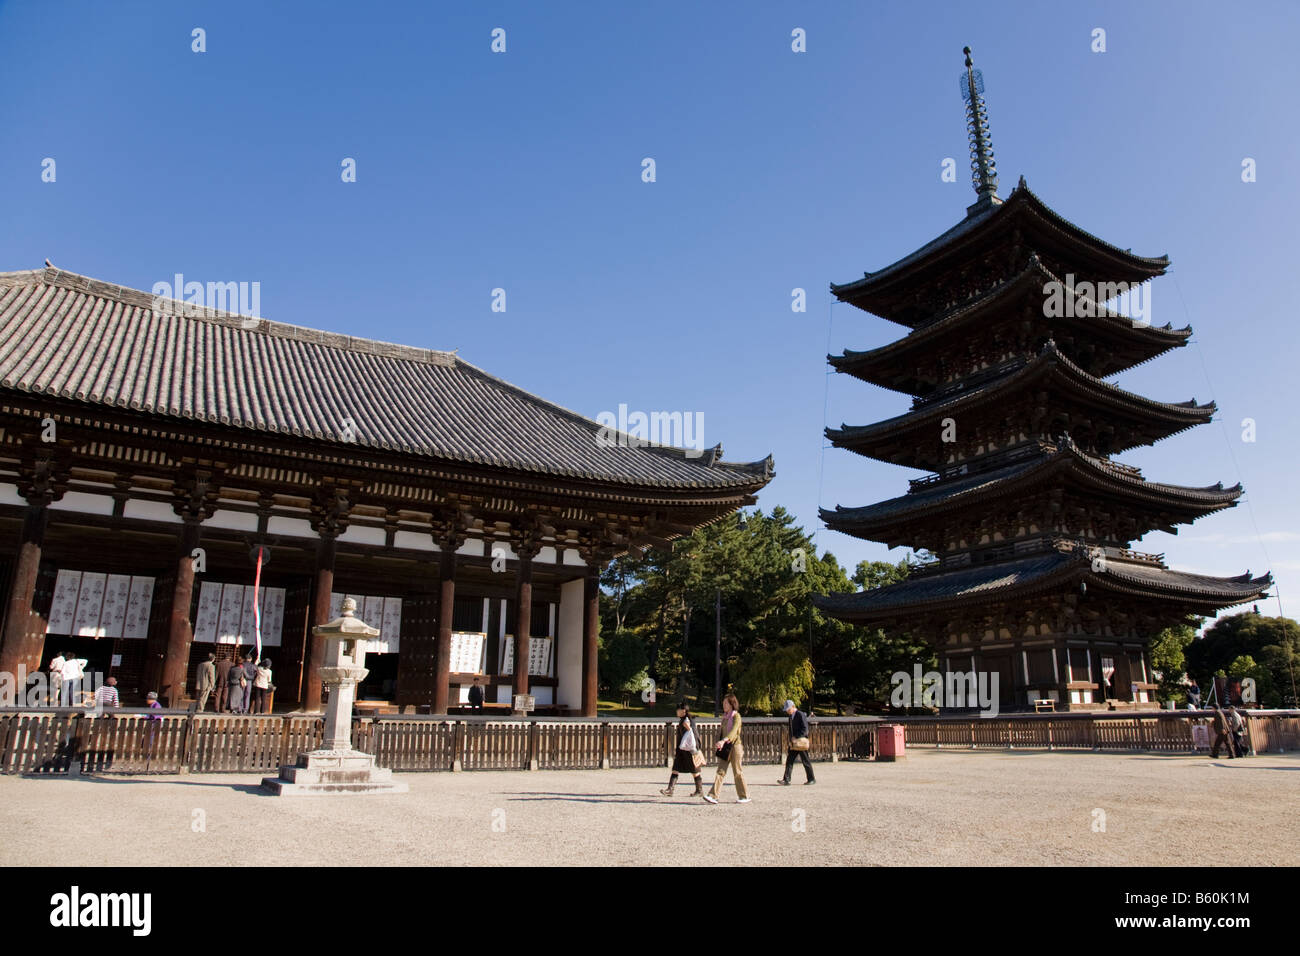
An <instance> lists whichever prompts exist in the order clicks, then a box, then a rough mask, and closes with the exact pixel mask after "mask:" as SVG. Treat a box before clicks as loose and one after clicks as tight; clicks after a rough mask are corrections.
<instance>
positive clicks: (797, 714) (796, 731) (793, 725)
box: [780, 700, 817, 787]
mask: <svg viewBox="0 0 1300 956" xmlns="http://www.w3.org/2000/svg"><path fill="white" fill-rule="evenodd" d="M785 712H786V715H787V716H789V718H790V743H789V745H788V747H787V748H786V752H785V776H784V777H782V778H781V780H780V783H781V785H782V786H785V787H788V786H790V771H791V770H793V769H794V761H795V758H796V757H798V758H799V759H800V760H802V761H803V772H804V773H805V774H806V775H807V776H808V779H807V780H805V781H804V786H807V785H808V784H810V783H816V782H817V780H816V778H814V777H813V769H812V761H811V760H809V759H808V718H807V717H805V716H804V715H803V712H802V711H801V710H799V708H797V707H795V705H794V701H792V700H787V701H786V702H785Z"/></svg>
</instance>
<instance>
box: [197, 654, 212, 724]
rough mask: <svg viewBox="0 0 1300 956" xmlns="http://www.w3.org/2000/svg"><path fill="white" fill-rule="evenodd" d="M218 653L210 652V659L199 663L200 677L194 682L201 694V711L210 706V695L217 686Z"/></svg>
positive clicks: (199, 707)
mask: <svg viewBox="0 0 1300 956" xmlns="http://www.w3.org/2000/svg"><path fill="white" fill-rule="evenodd" d="M216 660H217V655H216V654H209V655H208V659H207V660H206V661H204V662H203V663H202V664H200V665H199V674H198V679H197V680H196V681H195V682H194V689H195V690H197V691H198V694H199V706H198V711H199V713H200V714H201V713H203V711H204V709H205V708H206V707H207V706H208V697H209V696H211V694H212V691H213V689H214V688H215V687H216V686H217V665H216Z"/></svg>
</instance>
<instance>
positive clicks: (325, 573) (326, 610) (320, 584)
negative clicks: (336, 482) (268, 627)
mask: <svg viewBox="0 0 1300 956" xmlns="http://www.w3.org/2000/svg"><path fill="white" fill-rule="evenodd" d="M319 534H320V540H319V541H317V542H316V584H315V590H314V591H313V592H312V602H311V616H310V617H309V618H308V621H307V663H306V664H305V665H304V666H303V675H302V686H303V698H302V706H303V710H320V708H321V680H320V674H318V673H317V668H319V667H321V665H322V664H323V663H324V662H325V638H323V637H317V636H316V635H315V634H313V633H312V629H313V628H315V627H318V626H319V625H321V624H325V623H328V621H329V617H330V594H331V593H332V592H333V590H334V559H335V556H336V555H337V553H338V548H337V545H336V543H335V538H336V537H337V533H335V532H332V531H330V530H329V529H328V528H325V527H322V528H321V529H320V531H319Z"/></svg>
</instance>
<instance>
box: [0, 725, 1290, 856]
mask: <svg viewBox="0 0 1300 956" xmlns="http://www.w3.org/2000/svg"><path fill="white" fill-rule="evenodd" d="M814 767H815V768H816V773H817V774H818V778H819V783H818V784H817V786H815V787H805V786H802V785H801V784H800V783H799V781H800V780H801V779H802V773H803V772H802V770H801V769H799V768H798V767H796V769H795V775H796V776H795V779H796V784H795V785H794V786H791V787H788V788H785V787H778V786H777V785H776V778H777V777H778V776H779V772H780V768H777V767H773V766H772V765H762V766H755V767H750V768H748V772H747V773H746V780H747V782H748V783H749V785H750V788H751V795H752V797H753V801H752V802H751V803H749V804H746V805H737V804H736V803H735V799H736V798H735V791H734V790H732V789H731V787H730V786H728V787H727V789H726V790H725V791H724V795H723V802H722V803H721V804H720V805H718V806H709V805H707V804H705V803H703V802H702V801H700V800H699V799H691V798H689V797H687V796H685V794H686V793H689V791H690V787H689V786H687V787H686V788H684V789H681V788H679V790H678V795H677V796H675V797H673V798H666V797H661V796H659V794H658V789H659V788H660V787H662V786H663V785H664V784H665V782H666V774H665V773H663V772H660V771H653V770H610V771H543V772H537V773H517V772H509V773H490V772H475V773H461V774H448V773H441V774H403V775H402V779H404V780H405V781H407V782H408V783H409V784H410V785H411V792H410V793H409V794H398V795H384V796H366V797H337V798H327V797H311V798H299V799H290V798H276V797H269V796H263V795H262V794H261V792H260V791H259V789H258V787H257V783H258V781H259V780H260V778H253V777H248V776H242V775H237V774H205V775H197V776H186V777H176V776H165V777H164V776H154V777H112V776H110V777H99V778H90V779H87V778H82V779H80V780H69V779H37V778H24V777H13V776H6V777H0V805H3V807H4V814H3V817H2V818H0V819H3V823H0V827H3V835H4V839H3V841H0V864H2V865H6V866H10V865H33V864H43V863H47V864H48V863H55V864H65V865H87V866H101V865H112V864H126V865H143V864H149V863H154V862H167V863H178V864H216V865H236V864H239V865H243V864H247V863H248V862H250V860H249V858H248V847H249V845H250V842H254V839H253V834H254V833H257V834H260V839H259V840H258V841H256V842H261V843H262V845H263V846H264V847H265V856H264V857H262V858H261V859H259V860H258V861H257V862H264V863H269V864H288V865H298V866H311V865H326V864H335V863H337V862H344V863H358V864H378V865H389V864H462V863H476V864H510V863H525V862H527V863H542V864H554V865H565V864H593V863H594V864H605V865H623V866H645V865H700V864H719V863H741V864H753V865H760V866H777V865H799V866H803V865H816V864H819V863H840V864H864V865H891V864H919V865H954V864H955V865H961V864H972V863H979V864H1026V865H1056V864H1061V865H1080V864H1102V865H1115V864H1170V865H1179V866H1187V865H1193V864H1198V863H1204V862H1207V861H1209V860H1211V859H1215V858H1216V857H1215V856H1214V854H1216V853H1219V854H1220V855H1219V856H1218V857H1217V859H1218V860H1220V861H1222V859H1223V858H1222V856H1221V851H1222V850H1223V848H1225V847H1230V848H1231V856H1232V859H1233V861H1234V863H1235V864H1236V865H1239V866H1257V865H1263V866H1269V865H1293V864H1294V863H1295V861H1296V860H1297V859H1300V816H1298V815H1297V813H1296V807H1297V800H1296V794H1297V792H1300V790H1298V787H1300V754H1286V755H1271V756H1260V757H1252V758H1248V759H1245V760H1233V761H1227V760H1221V761H1211V760H1209V759H1208V758H1206V757H1199V758H1197V757H1181V756H1179V757H1171V756H1156V755H1115V754H1091V753H1068V754H1067V753H1031V752H1020V753H1013V752H1000V751H999V752H978V753H972V752H953V751H938V752H936V751H932V750H915V751H911V752H910V754H909V757H908V759H907V760H906V761H903V762H900V763H897V764H876V763H841V764H834V765H832V764H814ZM1098 811H1101V812H1102V813H1104V823H1105V829H1104V832H1102V831H1100V830H1097V831H1094V826H1099V825H1100V824H1101V822H1102V817H1101V815H1100V814H1099V813H1098ZM801 823H802V830H800V828H799V824H801ZM340 824H343V825H344V826H345V827H346V828H347V832H346V834H343V835H336V831H337V828H338V826H339V825H340ZM494 824H495V828H494Z"/></svg>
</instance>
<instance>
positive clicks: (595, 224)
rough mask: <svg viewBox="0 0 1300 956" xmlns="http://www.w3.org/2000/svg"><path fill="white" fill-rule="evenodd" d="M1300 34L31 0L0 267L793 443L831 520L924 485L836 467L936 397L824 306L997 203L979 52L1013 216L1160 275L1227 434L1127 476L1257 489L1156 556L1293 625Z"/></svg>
mask: <svg viewBox="0 0 1300 956" xmlns="http://www.w3.org/2000/svg"><path fill="white" fill-rule="evenodd" d="M196 27H201V28H203V29H204V30H205V31H206V44H207V51H206V52H204V53H195V52H192V50H191V42H192V40H191V31H192V30H193V29H194V28H196ZM498 27H499V28H503V29H504V30H505V31H506V52H505V53H493V52H492V51H491V49H490V44H491V31H492V30H493V29H494V28H498ZM795 28H802V29H803V30H805V31H806V35H807V52H806V53H794V52H793V51H792V50H791V31H792V30H794V29H795ZM1095 28H1102V29H1104V30H1105V31H1106V52H1104V53H1094V52H1092V50H1091V46H1092V31H1093V30H1094V29H1095ZM1297 37H1300V7H1297V6H1296V5H1295V4H1291V3H1272V4H1268V3H1256V4H1249V5H1241V6H1237V7H1231V8H1225V7H1224V6H1222V5H1218V4H1210V3H1172V2H1170V3H1156V2H1151V3H1143V4H1128V3H1103V4H1094V5H1088V4H1082V3H1071V4H1068V5H1065V4H1039V3H1023V4H1013V3H995V2H989V3H982V4H956V3H954V4H943V3H926V4H896V5H883V4H877V3H861V2H829V0H827V2H821V3H818V4H816V5H809V4H800V3H793V2H787V3H777V2H748V3H738V2H730V3H715V4H697V3H670V2H664V3H656V4H650V5H641V4H635V5H634V4H610V3H564V2H558V0H557V2H551V3H546V4H537V3H524V2H514V3H397V2H394V3H389V4H384V5H382V6H376V5H370V4H359V3H310V4H309V3H276V4H268V3H264V2H231V0H224V2H211V3H209V2H165V3H164V2H156V3H136V2H115V3H112V4H105V3H95V2H84V3H78V2H66V3H48V2H34V0H32V2H13V0H9V2H4V3H0V90H2V91H3V95H2V96H0V123H2V124H3V128H4V129H5V131H6V136H5V137H4V140H3V145H0V182H2V183H3V193H2V195H3V203H2V204H0V216H3V226H4V228H3V229H0V270H13V269H25V268H35V267H38V266H40V265H41V263H42V260H43V259H44V258H45V257H47V256H48V257H49V258H50V259H51V260H52V261H53V262H54V263H55V264H56V265H58V266H60V267H62V268H66V269H69V270H72V271H75V272H81V273H85V274H88V275H91V276H95V277H97V278H101V279H105V280H108V281H112V282H118V283H121V284H123V285H127V286H133V287H137V288H143V289H146V290H147V289H150V288H151V287H152V286H153V284H154V283H155V282H158V281H163V280H169V279H170V278H171V276H172V275H173V274H174V273H177V272H180V273H183V274H184V275H185V276H186V277H187V278H193V279H198V280H201V281H208V280H214V281H248V282H253V281H256V282H259V283H260V284H261V305H262V308H261V311H262V314H263V315H264V316H265V317H267V318H270V319H274V320H277V321H282V322H289V323H294V324H299V325H307V326H312V327H316V328H322V329H329V330H334V331H340V332H347V333H350V334H356V335H365V336H370V337H373V338H378V339H385V340H389V341H395V342H403V343H408V344H412V345H419V346H424V347H429V348H439V349H458V350H459V352H460V355H461V356H462V357H463V358H465V359H467V360H468V361H470V362H472V363H474V364H476V365H478V366H480V367H482V368H484V369H486V370H488V371H489V372H491V373H493V374H496V375H499V376H501V377H503V378H505V379H508V380H509V381H512V382H514V383H516V384H518V385H520V386H522V387H524V388H527V389H529V390H531V391H534V392H536V393H538V394H540V395H542V396H544V397H546V398H548V399H550V400H552V401H555V402H557V403H559V404H562V405H565V406H567V407H570V408H573V409H575V410H577V411H580V412H582V413H584V414H586V415H588V416H591V417H595V416H596V415H597V414H598V413H600V412H602V411H607V410H615V409H617V408H618V406H619V404H620V403H625V404H627V406H628V407H629V408H630V409H641V410H646V411H653V410H665V411H672V410H681V411H688V412H702V413H703V415H704V426H705V427H704V437H705V440H706V443H708V444H713V443H715V442H718V441H721V442H722V443H723V445H724V447H725V450H726V453H727V457H728V458H729V459H731V460H737V461H748V460H754V459H759V458H762V457H763V456H765V455H766V454H768V453H769V452H770V453H772V454H773V455H774V456H775V459H776V468H777V477H776V479H775V480H774V481H773V482H772V484H771V485H770V486H769V488H768V489H767V491H766V492H765V493H764V494H763V496H762V499H761V503H762V505H763V507H764V508H765V509H770V508H771V507H772V506H773V505H776V504H782V505H784V506H785V507H786V508H788V509H789V510H791V511H793V512H794V513H795V514H796V515H797V517H798V518H799V520H800V521H801V522H802V523H803V524H804V525H805V526H806V527H808V528H810V529H815V528H819V527H820V526H819V522H818V520H817V507H818V505H819V504H820V505H824V506H827V507H829V506H833V505H834V504H835V503H837V502H838V503H843V504H849V505H858V504H866V503H870V502H872V501H876V500H879V499H882V498H886V497H892V496H894V495H897V494H901V493H902V492H903V491H905V490H906V487H907V484H906V482H907V479H908V478H910V477H916V473H914V472H909V471H907V470H906V469H902V468H898V467H891V466H888V465H884V464H880V463H877V462H872V461H869V460H866V459H862V458H859V457H857V456H855V455H852V454H851V453H849V452H845V451H840V450H835V449H825V448H824V447H823V446H824V441H823V438H822V428H823V426H824V425H825V424H832V425H838V424H840V423H841V422H849V423H851V424H861V423H865V422H869V421H875V420H878V419H881V418H885V417H888V416H891V415H894V414H898V413H900V412H901V411H903V410H904V409H905V408H906V405H907V399H906V398H904V397H903V396H900V395H896V394H894V393H890V392H886V391H884V390H882V389H878V388H874V387H872V386H869V385H865V384H863V383H860V382H857V381H855V380H852V379H845V380H842V381H841V380H840V379H842V378H843V377H842V376H838V377H837V376H831V377H830V380H829V381H828V377H827V374H826V373H827V367H826V364H825V356H826V352H827V351H828V345H829V350H830V351H833V352H839V351H841V350H842V349H844V348H846V347H847V348H856V349H861V348H870V347H873V346H876V345H880V344H884V343H885V342H887V341H890V340H891V339H893V338H896V337H898V336H899V335H900V334H901V332H902V329H901V328H900V327H897V326H894V325H892V324H890V323H887V322H885V321H883V320H880V319H877V318H874V317H871V316H868V315H866V314H865V313H862V312H859V311H857V310H855V309H852V308H851V307H849V306H843V305H836V306H832V305H831V301H832V299H831V296H830V294H829V292H828V291H827V285H828V283H829V282H831V281H835V282H847V281H850V280H852V279H854V278H856V277H859V276H861V274H862V272H863V271H864V270H874V269H878V268H880V267H881V266H883V265H885V264H887V263H889V262H892V261H894V260H895V259H897V258H899V257H901V256H902V255H904V254H906V253H908V252H910V251H911V250H912V249H914V248H916V247H917V246H918V245H920V244H922V243H924V242H926V241H928V240H929V239H931V238H933V237H934V236H935V235H937V234H938V233H940V232H942V231H943V230H945V229H947V228H948V227H949V226H951V225H953V224H954V223H956V222H957V221H958V220H959V219H960V218H961V217H962V216H963V215H964V210H965V207H966V206H967V205H968V204H969V203H971V202H972V201H973V199H974V193H973V192H972V190H971V188H970V185H969V182H968V180H967V179H966V177H964V176H961V177H959V181H958V182H957V183H955V184H953V183H944V182H941V180H940V164H941V163H942V161H943V159H944V158H946V157H955V158H956V159H957V160H958V166H959V168H964V166H965V161H964V154H965V144H966V139H965V136H966V134H965V125H964V115H963V110H962V102H961V99H960V96H959V94H958V85H957V78H958V75H959V73H960V72H961V68H962V56H961V48H962V47H963V46H964V45H970V46H971V47H972V48H973V49H974V56H975V61H976V65H977V66H978V67H980V68H981V69H982V70H983V72H984V75H985V80H986V84H987V99H988V105H989V111H990V117H991V121H992V131H993V143H994V147H995V150H996V152H997V158H998V165H999V172H1000V174H1001V177H1002V192H1003V193H1004V194H1005V193H1007V192H1009V191H1010V189H1011V187H1012V186H1014V184H1015V182H1016V179H1017V178H1018V177H1019V176H1020V175H1022V174H1023V175H1024V176H1025V177H1026V178H1027V180H1028V182H1029V184H1030V186H1031V188H1033V189H1034V191H1035V192H1036V193H1038V195H1039V196H1041V197H1042V198H1043V199H1044V200H1045V201H1046V202H1047V203H1048V204H1049V205H1051V206H1053V208H1055V209H1056V210H1057V211H1058V212H1060V213H1061V214H1062V215H1064V216H1066V217H1067V218H1070V219H1072V220H1073V221H1075V222H1076V223H1078V224H1079V225H1080V226H1082V227H1083V228H1085V229H1087V230H1089V231H1091V232H1094V233H1096V234H1098V235H1100V236H1102V237H1103V238H1105V239H1107V240H1109V241H1111V242H1113V243H1114V244H1116V245H1118V246H1121V247H1131V248H1132V249H1133V250H1134V251H1135V252H1138V253H1140V254H1145V255H1159V254H1161V253H1167V254H1168V255H1169V256H1170V258H1171V260H1172V263H1173V265H1172V268H1171V270H1170V274H1169V275H1168V276H1166V277H1163V278H1161V279H1158V280H1156V282H1155V284H1154V287H1153V291H1152V303H1153V315H1152V320H1153V321H1154V322H1155V324H1157V325H1163V324H1164V323H1165V322H1172V323H1173V325H1174V326H1175V327H1181V326H1183V325H1186V324H1188V323H1190V324H1192V325H1193V327H1194V328H1195V330H1196V336H1195V340H1194V344H1193V345H1192V346H1190V347H1188V348H1186V349H1182V350H1179V351H1176V352H1174V353H1172V354H1170V355H1168V356H1165V357H1163V358H1161V359H1159V360H1157V361H1155V362H1153V363H1149V364H1148V365H1146V366H1143V367H1141V368H1138V369H1135V370H1132V371H1130V372H1126V373H1124V374H1122V375H1121V376H1119V377H1118V378H1117V379H1116V381H1117V382H1118V383H1119V384H1121V385H1123V386H1124V387H1126V388H1129V389H1131V390H1134V391H1139V392H1142V393H1144V394H1147V395H1150V396H1152V397H1154V398H1160V399H1164V400H1169V401H1182V400H1186V399H1190V398H1193V397H1194V398H1196V399H1198V400H1200V401H1204V400H1206V399H1209V398H1213V399H1214V400H1216V401H1217V402H1218V404H1219V409H1220V411H1219V421H1218V422H1216V423H1214V424H1212V425H1208V426H1204V427H1202V428H1199V429H1196V430H1193V431H1191V432H1189V433H1186V434H1183V435H1180V436H1175V437H1174V438H1171V439H1167V440H1166V441H1164V442H1161V443H1160V444H1159V445H1157V446H1156V447H1155V448H1149V449H1139V450H1136V451H1134V452H1130V453H1128V454H1127V455H1125V456H1123V457H1122V460H1124V461H1127V462H1129V463H1132V464H1136V465H1139V466H1141V467H1142V468H1143V469H1144V470H1145V472H1146V474H1147V476H1148V477H1149V478H1153V479H1156V480H1162V481H1170V482H1175V483H1182V484H1192V485H1203V484H1211V483H1213V482H1214V481H1217V480H1222V481H1223V482H1224V483H1225V484H1232V483H1234V482H1236V481H1238V480H1241V481H1242V482H1244V483H1245V485H1246V488H1247V495H1248V498H1249V503H1245V502H1243V504H1242V505H1241V506H1239V507H1238V508H1237V509H1235V510H1233V511H1230V512H1228V513H1225V514H1221V515H1217V516H1213V517H1210V518H1206V519H1203V520H1202V521H1201V522H1199V523H1198V524H1197V525H1196V526H1195V527H1193V528H1184V529H1183V531H1182V533H1181V534H1179V535H1178V536H1176V537H1174V536H1169V535H1165V534H1162V533H1154V534H1151V535H1149V536H1148V537H1147V538H1146V539H1144V540H1143V541H1141V542H1139V543H1138V544H1137V545H1135V546H1136V547H1138V548H1140V549H1142V550H1148V551H1158V552H1165V553H1166V555H1167V558H1168V560H1169V562H1170V563H1171V564H1172V565H1173V566H1175V567H1179V568H1182V569H1186V570H1196V571H1201V572H1204V573H1211V574H1225V575H1226V574H1239V573H1241V572H1243V571H1245V570H1246V569H1247V568H1249V569H1250V570H1251V571H1252V572H1254V573H1259V572H1260V571H1261V570H1263V569H1265V568H1267V567H1271V568H1272V570H1273V571H1274V573H1275V575H1276V576H1277V578H1278V581H1279V583H1280V586H1281V593H1282V596H1283V598H1284V599H1286V598H1288V597H1289V596H1290V597H1295V596H1296V595H1298V594H1300V589H1298V588H1297V587H1296V584H1297V583H1300V547H1297V543H1298V542H1300V530H1298V526H1297V520H1296V519H1297V516H1298V515H1300V507H1298V506H1297V504H1296V502H1295V495H1294V494H1293V493H1292V487H1293V485H1294V484H1295V480H1296V476H1295V473H1294V463H1295V461H1296V458H1297V454H1296V449H1297V441H1298V440H1300V427H1297V424H1296V421H1295V417H1294V410H1293V409H1294V406H1293V389H1292V381H1293V379H1294V376H1295V353H1296V350H1295V344H1296V335H1295V332H1294V325H1293V323H1294V321H1295V318H1294V306H1293V304H1292V300H1293V295H1292V293H1293V283H1294V276H1295V274H1296V269H1295V262H1296V260H1297V251H1298V250H1297V238H1296V225H1295V224H1296V219H1297V213H1298V212H1300V202H1298V192H1300V188H1298V185H1297V178H1298V175H1300V174H1298V173H1297V169H1296V160H1297V157H1300V131H1298V128H1297V123H1296V121H1295V118H1294V117H1295V115H1296V108H1295V99H1294V97H1295V91H1296V89H1297V88H1300V66H1297V55H1296V52H1295V49H1294V47H1295V42H1296V38H1297ZM46 157H51V158H53V159H55V161H56V163H57V167H56V169H57V180H56V181H55V182H53V183H47V182H42V180H41V162H42V160H43V159H44V158H46ZM345 157H351V158H353V159H355V160H356V164H357V181H356V182H355V183H343V182H342V181H341V178H340V163H341V161H342V160H343V159H344V158H345ZM645 157H652V158H653V159H654V160H655V163H656V175H657V181H656V182H654V183H645V182H642V179H641V169H642V166H641V163H642V160H643V158H645ZM1246 157H1250V158H1252V159H1254V160H1255V161H1256V164H1257V171H1258V172H1257V181H1256V182H1254V183H1243V182H1242V180H1241V163H1242V160H1243V159H1244V158H1246ZM494 288H504V289H505V290H506V296H507V299H506V301H507V311H506V312H505V313H499V312H493V311H492V310H491V294H492V290H493V289H494ZM794 288H803V289H806V290H807V294H808V310H807V312H806V313H802V314H799V313H794V312H792V311H791V308H790V303H791V290H792V289H794ZM1248 417H1249V418H1253V419H1254V420H1255V422H1256V427H1257V440H1256V441H1255V442H1254V443H1247V442H1243V441H1242V440H1241V432H1242V429H1241V427H1240V422H1241V421H1242V419H1243V418H1248ZM1252 515H1253V519H1254V520H1252ZM1256 523H1257V524H1258V531H1259V533H1258V534H1257V531H1256ZM818 542H819V544H820V546H821V547H823V548H829V549H830V550H832V551H834V552H835V553H836V554H837V555H838V556H839V557H840V559H841V560H842V561H843V562H845V563H847V564H850V565H852V564H853V563H855V562H856V561H858V560H861V559H863V558H878V557H889V558H891V559H897V558H899V557H902V555H903V553H904V552H902V551H901V550H900V551H896V552H893V553H889V554H887V553H886V552H885V550H884V548H883V546H879V545H873V544H869V543H865V542H859V541H856V540H854V539H851V538H847V537H844V536H842V535H839V534H836V533H832V532H829V531H827V530H825V529H821V530H819V532H818ZM1284 605H1285V607H1286V609H1287V610H1288V611H1290V613H1291V614H1292V615H1293V616H1294V615H1296V613H1297V610H1300V608H1297V607H1295V606H1293V605H1291V604H1287V603H1285V601H1284ZM1276 609H1277V605H1276V603H1275V602H1270V604H1269V607H1268V608H1265V609H1263V610H1265V612H1266V613H1276Z"/></svg>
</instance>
